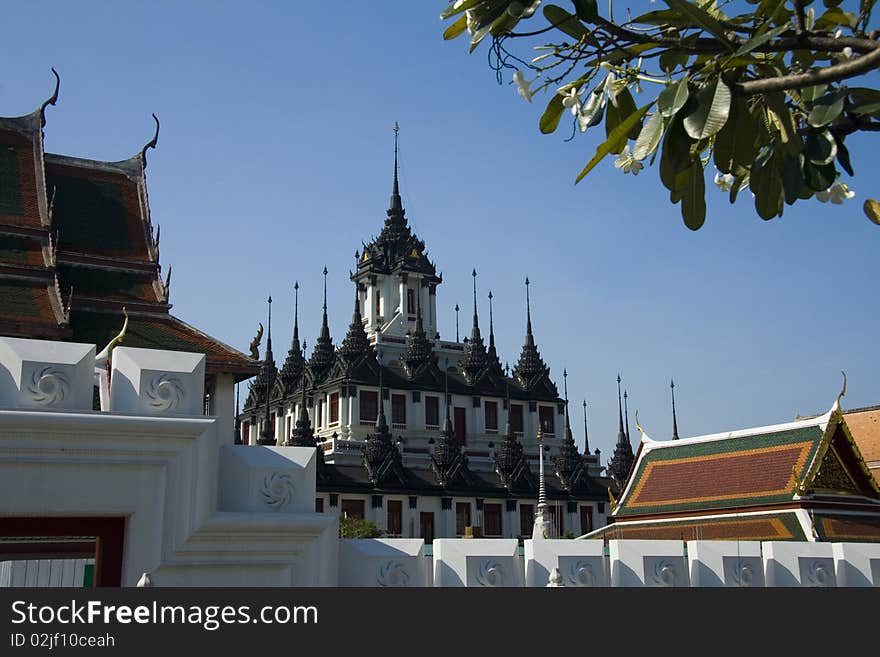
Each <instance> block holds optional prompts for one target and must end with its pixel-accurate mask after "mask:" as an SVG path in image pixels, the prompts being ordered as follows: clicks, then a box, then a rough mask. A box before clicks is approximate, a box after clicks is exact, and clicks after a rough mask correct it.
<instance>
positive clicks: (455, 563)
mask: <svg viewBox="0 0 880 657" xmlns="http://www.w3.org/2000/svg"><path fill="white" fill-rule="evenodd" d="M545 583H546V582H545ZM522 585H523V573H522V559H521V558H520V556H519V544H518V542H517V540H516V539H515V538H435V539H434V586H468V587H520V586H522Z"/></svg>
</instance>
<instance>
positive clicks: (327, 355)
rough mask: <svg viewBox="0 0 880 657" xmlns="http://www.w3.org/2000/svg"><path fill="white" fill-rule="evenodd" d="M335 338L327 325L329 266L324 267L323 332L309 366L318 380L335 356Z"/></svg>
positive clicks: (331, 363) (316, 342)
mask: <svg viewBox="0 0 880 657" xmlns="http://www.w3.org/2000/svg"><path fill="white" fill-rule="evenodd" d="M335 351H336V350H335V349H334V347H333V340H332V339H331V338H330V327H329V326H328V325H327V268H326V267H324V316H323V318H322V321H321V333H320V334H319V335H318V339H317V340H316V341H315V350H314V351H313V352H312V357H311V358H310V359H309V368H310V369H311V370H312V376H313V377H314V378H315V379H316V380H320V379H322V378H323V377H324V375H325V374H326V373H327V371H328V370H329V369H330V366H331V365H333V360H334V358H335Z"/></svg>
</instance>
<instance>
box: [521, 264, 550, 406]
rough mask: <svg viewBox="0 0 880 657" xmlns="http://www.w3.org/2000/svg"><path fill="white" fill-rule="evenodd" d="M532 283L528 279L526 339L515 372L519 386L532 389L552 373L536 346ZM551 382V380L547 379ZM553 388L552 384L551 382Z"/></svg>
mask: <svg viewBox="0 0 880 657" xmlns="http://www.w3.org/2000/svg"><path fill="white" fill-rule="evenodd" d="M530 284H531V283H530V281H529V279H528V278H526V339H525V343H524V344H523V348H522V352H520V356H519V361H518V362H517V364H516V367H515V368H514V370H513V373H514V376H516V378H517V379H518V381H519V384H520V385H521V386H523V387H525V388H530V387H531V386H533V385H534V384H535V383H536V382H537V381H539V380H541V379H542V377H544V378H545V379H546V376H547V375H548V374H549V373H550V370H549V368H548V367H547V365H545V364H544V361H543V359H542V358H541V354H540V353H539V352H538V347H537V346H535V337H534V336H533V335H532V300H531V296H530V294H529V285H530ZM546 380H548V381H549V379H546ZM550 385H551V386H552V382H550Z"/></svg>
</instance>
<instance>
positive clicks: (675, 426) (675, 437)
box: [669, 380, 678, 440]
mask: <svg viewBox="0 0 880 657" xmlns="http://www.w3.org/2000/svg"><path fill="white" fill-rule="evenodd" d="M669 388H670V390H672V439H673V440H678V419H677V418H676V417H675V381H674V380H671V381H670V382H669Z"/></svg>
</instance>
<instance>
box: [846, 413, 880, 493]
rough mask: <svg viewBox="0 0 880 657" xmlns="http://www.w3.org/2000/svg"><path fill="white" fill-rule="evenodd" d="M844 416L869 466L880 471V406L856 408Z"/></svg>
mask: <svg viewBox="0 0 880 657" xmlns="http://www.w3.org/2000/svg"><path fill="white" fill-rule="evenodd" d="M843 416H844V417H845V418H846V424H847V426H848V427H849V430H850V433H852V437H853V439H854V440H855V442H856V445H858V448H859V451H860V452H861V453H862V456H863V457H864V458H865V462H866V463H867V465H868V467H869V468H870V469H872V470H874V471H875V477H876V473H877V472H880V406H870V407H867V408H855V409H853V410H851V411H845V412H844V414H843Z"/></svg>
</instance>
